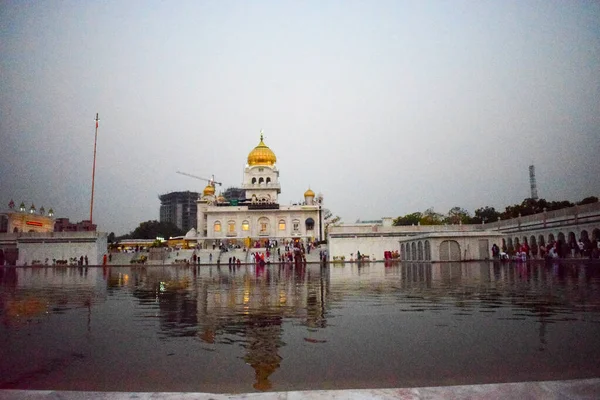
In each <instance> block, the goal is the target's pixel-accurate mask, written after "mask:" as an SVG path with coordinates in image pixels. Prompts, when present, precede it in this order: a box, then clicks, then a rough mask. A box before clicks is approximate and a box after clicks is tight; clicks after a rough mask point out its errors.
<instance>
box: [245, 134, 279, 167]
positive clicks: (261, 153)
mask: <svg viewBox="0 0 600 400" xmlns="http://www.w3.org/2000/svg"><path fill="white" fill-rule="evenodd" d="M276 162H277V157H276V156H275V153H273V150H271V149H270V148H269V147H268V146H267V145H266V144H265V142H263V134H262V132H261V133H260V143H259V144H258V146H256V147H255V148H254V149H252V151H251V152H250V154H248V165H250V166H255V165H268V166H272V165H275V163H276Z"/></svg>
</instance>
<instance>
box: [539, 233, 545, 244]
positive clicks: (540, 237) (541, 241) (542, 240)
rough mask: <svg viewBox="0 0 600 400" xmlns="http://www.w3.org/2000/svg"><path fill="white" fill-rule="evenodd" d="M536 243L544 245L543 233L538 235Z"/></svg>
mask: <svg viewBox="0 0 600 400" xmlns="http://www.w3.org/2000/svg"><path fill="white" fill-rule="evenodd" d="M538 244H539V245H540V246H546V241H545V240H544V235H540V236H538Z"/></svg>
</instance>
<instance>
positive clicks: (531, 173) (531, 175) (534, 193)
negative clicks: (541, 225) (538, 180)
mask: <svg viewBox="0 0 600 400" xmlns="http://www.w3.org/2000/svg"><path fill="white" fill-rule="evenodd" d="M529 185H530V186H531V198H532V199H533V200H537V199H538V194H537V185H536V184H535V166H534V165H530V166H529Z"/></svg>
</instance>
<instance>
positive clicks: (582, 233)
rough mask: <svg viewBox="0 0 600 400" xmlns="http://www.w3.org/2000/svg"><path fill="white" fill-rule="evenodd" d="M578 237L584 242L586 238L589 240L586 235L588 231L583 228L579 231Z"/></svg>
mask: <svg viewBox="0 0 600 400" xmlns="http://www.w3.org/2000/svg"><path fill="white" fill-rule="evenodd" d="M579 237H580V238H581V240H583V241H584V242H585V241H586V240H589V238H590V237H589V235H588V231H586V230H585V229H584V230H582V231H581V234H580V235H579Z"/></svg>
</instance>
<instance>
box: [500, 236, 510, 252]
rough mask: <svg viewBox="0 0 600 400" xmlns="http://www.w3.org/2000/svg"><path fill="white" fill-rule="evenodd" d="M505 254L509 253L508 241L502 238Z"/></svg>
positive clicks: (502, 248) (502, 247)
mask: <svg viewBox="0 0 600 400" xmlns="http://www.w3.org/2000/svg"><path fill="white" fill-rule="evenodd" d="M500 250H502V251H503V252H505V253H506V252H508V246H507V245H506V239H504V238H502V246H501V249H500Z"/></svg>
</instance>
